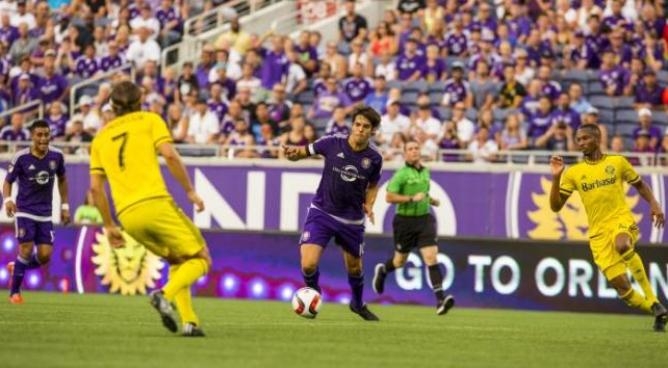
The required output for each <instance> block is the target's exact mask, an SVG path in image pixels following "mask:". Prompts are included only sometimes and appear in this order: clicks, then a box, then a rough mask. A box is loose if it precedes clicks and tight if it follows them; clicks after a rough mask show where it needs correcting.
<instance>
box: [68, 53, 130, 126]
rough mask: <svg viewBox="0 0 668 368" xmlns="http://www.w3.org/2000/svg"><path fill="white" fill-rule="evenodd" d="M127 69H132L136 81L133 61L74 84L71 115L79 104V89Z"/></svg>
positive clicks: (71, 94)
mask: <svg viewBox="0 0 668 368" xmlns="http://www.w3.org/2000/svg"><path fill="white" fill-rule="evenodd" d="M125 70H129V71H130V78H131V80H133V81H134V80H135V68H134V65H133V64H132V63H125V64H123V65H121V66H119V67H118V68H114V69H110V70H108V71H106V72H104V73H102V74H98V75H96V76H94V77H92V78H88V79H85V80H82V81H81V82H79V83H76V84H74V85H73V86H72V87H71V88H70V106H69V109H70V110H69V112H70V116H71V115H72V114H74V109H75V108H76V104H77V99H76V97H77V91H78V90H80V89H81V88H84V87H87V86H90V85H92V84H96V83H98V82H99V81H101V80H104V79H109V78H111V77H113V76H114V75H116V74H117V73H120V72H123V71H125Z"/></svg>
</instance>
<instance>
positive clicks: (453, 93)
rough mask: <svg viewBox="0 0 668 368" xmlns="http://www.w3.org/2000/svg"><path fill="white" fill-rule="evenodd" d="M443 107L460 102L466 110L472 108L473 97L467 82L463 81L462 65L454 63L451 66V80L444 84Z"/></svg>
mask: <svg viewBox="0 0 668 368" xmlns="http://www.w3.org/2000/svg"><path fill="white" fill-rule="evenodd" d="M443 89H444V94H443V101H442V102H441V104H442V105H443V106H447V107H452V106H455V105H456V104H457V103H459V102H462V103H463V104H464V106H465V107H466V108H468V107H471V106H473V95H472V94H471V89H470V87H469V84H468V82H466V81H465V80H464V64H463V63H461V62H459V61H456V62H454V63H453V64H452V78H450V79H448V80H447V81H446V82H445V87H444V88H443Z"/></svg>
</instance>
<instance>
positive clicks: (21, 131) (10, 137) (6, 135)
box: [0, 112, 30, 142]
mask: <svg viewBox="0 0 668 368" xmlns="http://www.w3.org/2000/svg"><path fill="white" fill-rule="evenodd" d="M24 119H25V118H24V115H23V114H22V113H20V112H15V113H13V114H12V117H11V119H10V124H9V125H6V126H5V127H3V128H2V129H0V140H2V141H12V142H20V141H28V140H30V132H29V131H28V129H26V128H24V126H23V121H24Z"/></svg>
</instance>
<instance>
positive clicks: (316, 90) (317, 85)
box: [313, 78, 327, 97]
mask: <svg viewBox="0 0 668 368" xmlns="http://www.w3.org/2000/svg"><path fill="white" fill-rule="evenodd" d="M326 90H327V86H326V85H325V81H324V80H323V79H322V78H318V79H316V80H315V81H313V94H314V95H315V96H316V97H317V96H319V95H320V93H322V92H324V91H326Z"/></svg>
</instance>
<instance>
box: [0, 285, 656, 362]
mask: <svg viewBox="0 0 668 368" xmlns="http://www.w3.org/2000/svg"><path fill="white" fill-rule="evenodd" d="M3 291H4V290H3ZM25 299H26V304H23V305H11V304H9V303H8V302H7V301H6V299H4V300H2V302H0V367H3V368H10V367H22V368H25V367H40V368H43V367H68V368H75V367H86V368H91V367H157V368H167V367H179V368H186V367H290V368H293V367H309V368H315V367H336V368H345V367H353V366H354V367H402V368H405V367H495V368H496V367H513V368H517V367H539V368H543V367H568V368H582V367H596V368H600V367H606V368H611V367H624V368H628V367H639V368H649V367H667V366H668V335H666V334H660V333H655V332H652V330H651V324H652V318H651V317H643V316H637V315H603V314H576V313H552V312H550V313H548V312H526V311H511V310H491V309H489V310H481V309H463V308H457V307H455V308H454V309H453V310H452V311H451V312H450V313H449V314H448V315H445V316H436V315H435V309H434V308H427V307H416V306H379V305H372V306H371V309H372V310H373V311H374V312H376V313H377V314H378V315H379V317H380V318H381V321H380V322H379V323H371V322H365V321H362V320H361V319H359V317H357V316H356V315H353V314H352V313H350V312H349V311H348V310H347V307H346V306H343V305H337V304H331V303H327V304H323V306H322V309H321V311H320V315H319V316H318V318H317V319H315V320H307V319H303V318H300V317H298V316H297V315H295V314H294V313H293V312H292V310H291V307H290V304H289V303H280V302H267V301H240V300H225V299H211V298H196V299H195V308H196V310H197V311H198V313H199V315H200V317H201V318H202V319H203V327H204V329H205V331H206V333H207V337H206V338H203V339H186V338H182V337H180V336H178V335H173V334H171V333H169V332H168V331H167V330H166V329H164V328H163V327H162V325H161V324H160V322H159V318H158V316H157V314H156V313H155V312H154V311H153V309H152V308H151V307H150V306H149V304H148V298H147V297H144V296H142V297H121V296H113V295H99V294H98V295H92V294H89V295H76V294H56V293H53V294H47V293H26V294H25Z"/></svg>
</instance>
